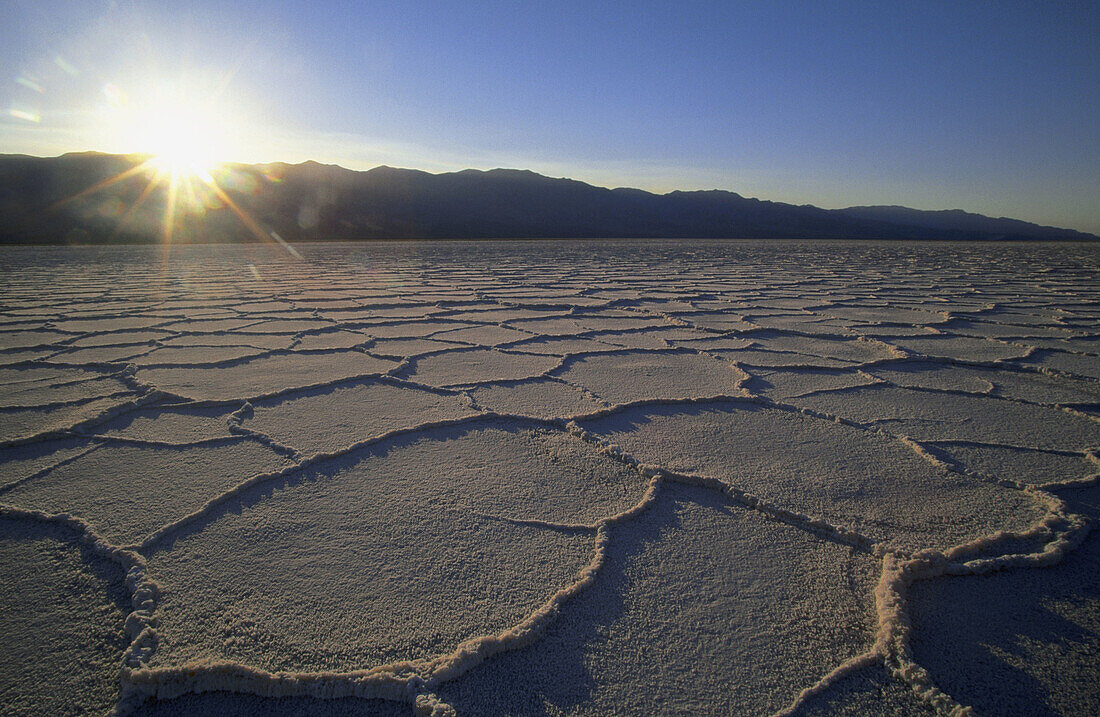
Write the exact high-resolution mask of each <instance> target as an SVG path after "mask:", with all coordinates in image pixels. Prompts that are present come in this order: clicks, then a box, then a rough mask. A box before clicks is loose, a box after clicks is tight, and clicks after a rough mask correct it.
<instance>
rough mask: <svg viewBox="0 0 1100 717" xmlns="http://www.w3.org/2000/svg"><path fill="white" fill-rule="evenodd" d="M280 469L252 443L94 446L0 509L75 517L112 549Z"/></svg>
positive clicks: (6, 497)
mask: <svg viewBox="0 0 1100 717" xmlns="http://www.w3.org/2000/svg"><path fill="white" fill-rule="evenodd" d="M284 465H285V460H284V459H283V457H282V456H280V455H278V454H277V453H275V452H273V451H271V450H269V449H267V448H265V447H263V446H261V445H259V444H257V443H253V442H231V443H226V444H223V445H216V446H199V447H193V448H191V447H181V448H168V447H160V446H125V445H108V446H101V447H99V448H97V449H96V450H94V451H91V452H90V453H87V454H85V455H83V456H80V457H79V458H77V459H76V460H73V461H71V462H69V463H66V464H64V465H61V466H58V467H57V468H54V469H53V470H51V471H49V472H48V473H45V474H44V475H41V476H39V477H37V478H35V479H34V480H30V481H27V482H25V483H21V484H19V485H18V486H16V487H15V488H13V489H11V490H9V491H6V492H5V493H4V494H3V502H6V503H10V504H12V505H16V506H20V507H23V508H28V509H32V510H41V511H44V512H46V513H69V514H72V515H78V516H80V517H81V518H83V519H84V520H87V521H88V522H89V523H91V524H92V526H93V528H94V529H95V530H96V532H98V533H99V534H101V535H103V536H104V537H106V538H107V539H108V540H110V541H111V542H113V543H115V544H131V543H137V542H139V541H140V540H141V539H142V538H144V537H145V536H146V535H148V534H150V533H152V532H153V531H155V530H156V529H157V528H159V527H160V526H162V525H165V524H167V523H171V522H173V521H175V520H177V519H179V518H182V517H183V516H185V515H187V514H188V513H190V512H191V511H193V510H196V509H197V508H199V507H201V506H202V505H203V504H204V503H206V502H207V501H208V500H210V499H211V498H214V497H215V496H217V495H218V494H219V493H222V492H223V491H226V490H228V489H229V488H232V487H233V486H235V485H237V484H238V483H240V482H241V481H243V480H245V479H246V478H249V477H251V476H253V475H256V474H259V473H268V472H271V471H274V470H278V469H279V468H281V467H283V466H284Z"/></svg>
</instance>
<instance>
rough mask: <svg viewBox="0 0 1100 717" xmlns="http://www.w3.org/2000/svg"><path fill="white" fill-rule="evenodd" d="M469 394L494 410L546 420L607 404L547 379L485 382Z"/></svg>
mask: <svg viewBox="0 0 1100 717" xmlns="http://www.w3.org/2000/svg"><path fill="white" fill-rule="evenodd" d="M470 397H471V398H473V399H474V401H475V402H476V403H477V405H479V406H481V407H482V408H485V409H487V410H489V411H493V412H495V413H504V414H511V415H517V416H528V417H531V418H543V419H547V420H552V419H562V418H572V417H574V416H582V415H587V414H592V413H596V412H597V411H600V410H603V409H605V408H606V407H607V404H605V403H601V402H599V401H596V400H595V399H593V398H592V397H591V396H590V395H588V394H587V393H585V392H584V391H582V390H579V389H577V388H575V387H573V386H569V385H567V384H564V383H561V382H558V381H553V380H550V379H542V380H538V381H525V382H523V383H517V384H514V385H508V384H503V385H495V386H485V387H482V388H477V389H474V390H472V391H470Z"/></svg>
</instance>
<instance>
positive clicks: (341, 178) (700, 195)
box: [0, 153, 1097, 244]
mask: <svg viewBox="0 0 1100 717" xmlns="http://www.w3.org/2000/svg"><path fill="white" fill-rule="evenodd" d="M145 159H146V158H144V157H141V156H137V155H126V156H121V155H104V154H96V153H82V154H68V155H64V156H62V157H56V158H38V157H28V156H23V155H0V243H5V244H15V243H20V244H29V243H34V244H60V243H149V242H157V241H160V240H161V236H162V233H163V231H164V228H165V227H164V208H165V206H166V205H167V204H168V203H169V202H170V201H173V202H174V204H175V206H176V208H177V213H176V221H175V222H174V223H173V225H172V234H173V241H176V242H207V241H255V240H257V237H256V236H255V235H256V233H262V234H264V235H266V234H270V233H272V232H274V233H277V234H279V235H280V236H281V237H282V238H284V239H286V240H289V241H304V240H325V239H331V240H367V239H446V238H468V239H488V238H533V237H541V238H585V237H587V238H613V237H622V238H627V237H637V238H761V239H768V238H790V239H842V238H846V239H910V240H918V239H950V240H974V239H979V240H981V239H987V240H988V239H999V240H1004V239H1014V240H1016V239H1022V240H1080V239H1097V237H1096V236H1094V235H1092V234H1085V233H1082V232H1076V231H1072V230H1068V229H1056V228H1052V227H1044V226H1039V225H1037V224H1030V223H1028V222H1022V221H1018V220H1015V219H992V218H989V217H984V216H981V215H978V214H969V213H966V212H962V211H958V210H952V211H944V212H928V211H919V210H915V209H907V208H905V207H852V208H850V209H839V210H826V209H820V208H818V207H814V206H809V205H803V206H796V205H792V204H783V203H780V202H769V201H763V200H759V199H750V198H746V197H742V196H740V195H739V194H735V193H733V192H726V191H720V190H711V191H692V192H682V191H676V192H669V193H668V194H653V193H650V192H645V191H642V190H638V189H606V188H603V187H595V186H592V185H590V184H585V183H584V182H578V181H574V180H571V179H553V178H550V177H544V176H542V175H539V174H535V173H534V172H530V171H526V170H515V169H493V170H489V171H479V170H472V169H468V170H464V171H461V172H451V173H444V174H429V173H427V172H421V171H417V170H411V169H395V168H393V167H376V168H375V169H371V170H369V171H365V172H356V171H351V170H348V169H344V168H342V167H337V166H333V165H322V164H318V163H316V162H305V163H302V164H296V165H289V164H282V163H275V164H263V165H229V166H227V167H226V168H224V169H222V170H219V171H218V172H217V173H216V175H215V179H216V181H217V184H218V186H219V187H221V188H222V190H223V191H224V193H225V196H226V197H228V198H229V199H230V200H231V201H232V203H233V204H235V205H236V206H237V207H238V208H239V209H240V210H241V211H242V212H243V213H244V214H246V215H247V216H248V217H250V218H251V220H252V222H251V228H249V226H247V225H246V223H245V222H242V221H241V220H240V218H239V216H238V214H237V213H235V212H234V211H233V209H232V208H231V207H229V206H227V205H226V202H225V201H224V200H223V199H222V198H219V197H217V196H216V195H215V194H214V193H212V192H211V191H209V190H208V189H207V188H206V187H204V186H203V185H202V183H201V182H192V183H191V186H190V187H189V186H188V185H187V184H183V185H181V186H180V187H179V189H178V190H177V192H176V196H175V198H174V200H173V199H172V198H171V196H170V195H171V192H170V191H169V189H168V187H167V183H162V184H161V185H159V186H157V187H155V188H154V189H152V190H149V191H147V187H148V186H149V178H150V174H149V172H148V171H146V170H144V169H136V168H138V167H139V166H140V165H141V163H142V162H143V161H145ZM127 172H130V174H129V175H127V174H126V173H127ZM119 175H123V178H122V179H120V180H119V181H115V182H113V183H109V184H108V182H110V180H111V179H112V178H113V177H118V176H119ZM101 184H102V185H103V186H98V187H97V185H101ZM92 188H95V189H94V190H93V191H89V190H90V189H92Z"/></svg>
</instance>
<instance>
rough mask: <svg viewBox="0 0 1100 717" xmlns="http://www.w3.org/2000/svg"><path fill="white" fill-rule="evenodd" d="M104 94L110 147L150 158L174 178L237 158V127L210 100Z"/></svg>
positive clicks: (167, 93) (168, 93)
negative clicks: (109, 105) (112, 108)
mask: <svg viewBox="0 0 1100 717" xmlns="http://www.w3.org/2000/svg"><path fill="white" fill-rule="evenodd" d="M104 93H105V94H106V95H107V96H108V98H109V99H110V100H113V101H114V104H115V105H116V107H117V109H118V110H119V111H118V112H116V113H114V121H113V125H114V133H115V135H116V144H117V145H118V146H120V147H125V148H126V151H127V152H130V153H134V154H145V155H149V156H150V157H151V160H150V162H151V164H152V165H153V166H154V167H155V168H157V169H159V170H162V171H165V172H169V173H171V174H173V175H176V176H187V175H195V176H199V177H203V176H208V175H209V174H210V172H211V171H212V170H213V169H214V168H215V167H217V165H219V164H220V163H222V162H225V161H228V160H230V159H232V158H233V157H234V155H236V154H238V149H239V147H238V146H237V145H238V143H237V142H236V141H235V140H236V136H235V135H236V133H237V131H238V127H239V123H237V122H235V121H234V120H233V118H232V116H231V114H230V112H229V111H227V110H226V109H225V108H224V107H222V106H219V105H218V103H217V102H216V101H215V99H216V98H214V97H212V96H204V95H201V94H197V93H187V92H182V91H179V90H174V89H159V90H158V91H155V92H152V93H150V94H149V96H146V97H141V98H139V97H134V98H127V97H124V96H122V93H121V91H119V90H117V89H116V88H114V87H112V86H108V87H107V88H105V90H104Z"/></svg>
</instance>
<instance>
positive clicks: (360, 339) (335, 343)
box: [294, 331, 371, 351]
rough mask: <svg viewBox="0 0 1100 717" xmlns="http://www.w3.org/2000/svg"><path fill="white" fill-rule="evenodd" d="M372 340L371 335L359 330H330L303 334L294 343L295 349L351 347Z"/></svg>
mask: <svg viewBox="0 0 1100 717" xmlns="http://www.w3.org/2000/svg"><path fill="white" fill-rule="evenodd" d="M369 341H371V337H370V336H367V335H366V334H364V333H359V332H357V331H330V332H325V333H323V334H310V335H308V336H301V337H299V338H298V342H297V343H295V344H294V350H295V351H317V350H319V349H350V348H354V347H356V346H362V345H363V344H366V343H368V342H369Z"/></svg>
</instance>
